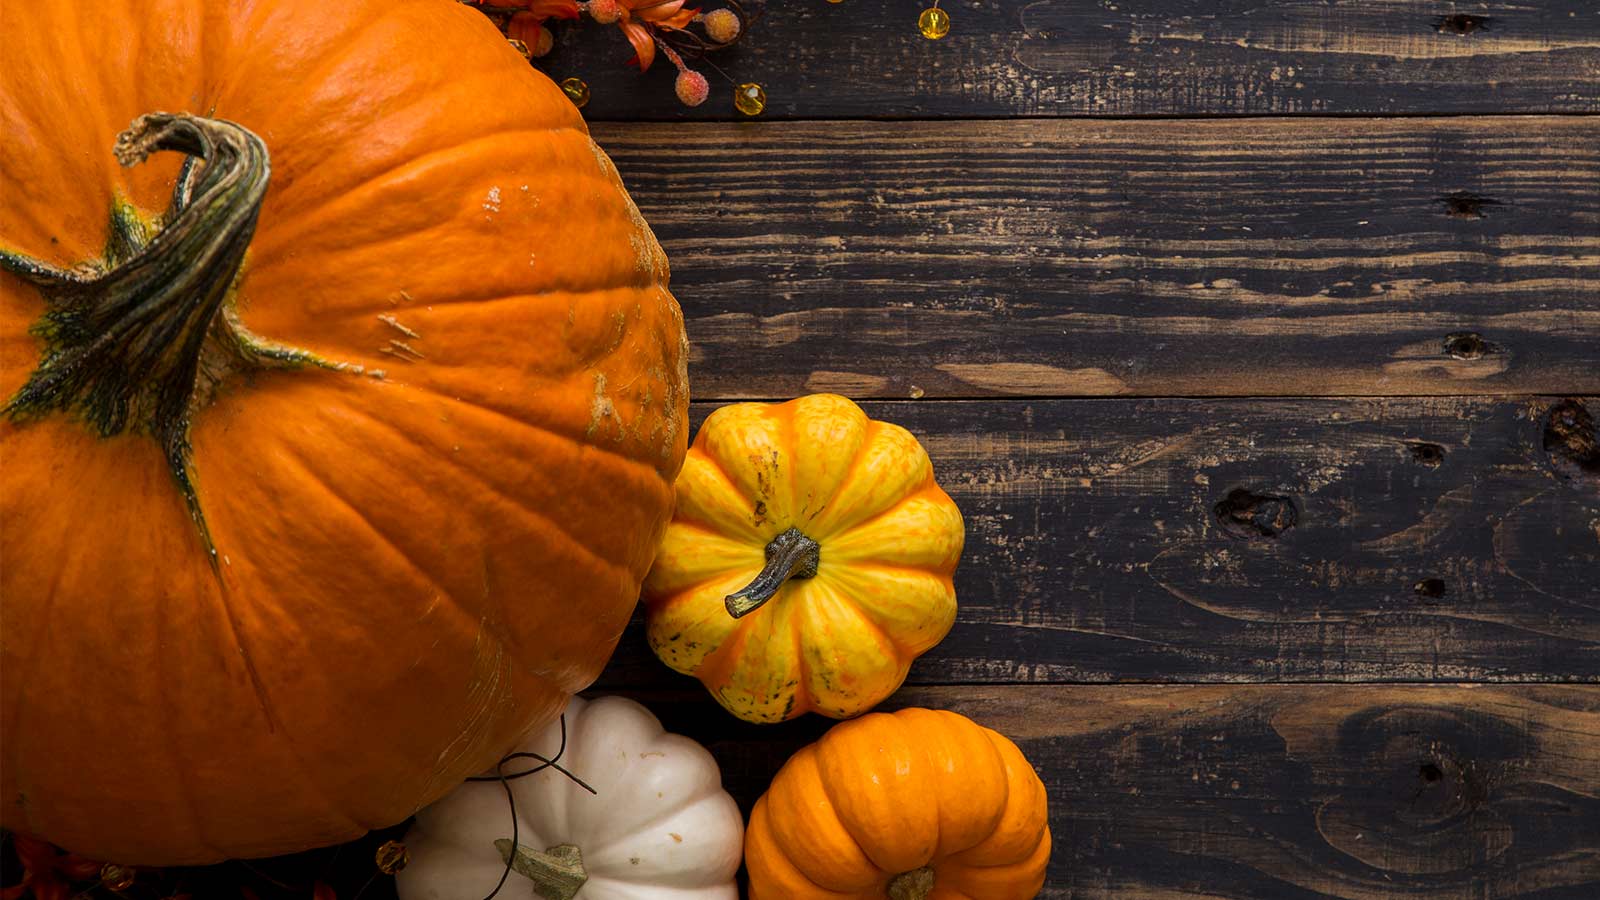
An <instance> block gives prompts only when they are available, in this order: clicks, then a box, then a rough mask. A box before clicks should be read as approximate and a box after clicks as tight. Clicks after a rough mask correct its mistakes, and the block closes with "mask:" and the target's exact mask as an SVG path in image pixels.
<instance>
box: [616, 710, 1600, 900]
mask: <svg viewBox="0 0 1600 900" xmlns="http://www.w3.org/2000/svg"><path fill="white" fill-rule="evenodd" d="M641 699H645V700H646V701H648V702H649V704H650V705H651V707H652V708H653V709H655V710H656V711H657V713H658V714H659V715H660V717H661V718H662V720H663V722H664V723H665V724H666V725H667V727H668V728H669V729H672V730H677V731H681V732H683V733H686V734H689V735H691V736H693V737H695V738H696V739H698V740H700V741H703V742H705V743H706V744H707V745H708V746H709V747H710V748H711V751H712V753H713V754H715V755H716V757H717V759H718V761H719V763H720V764H721V765H722V768H723V778H724V783H725V785H726V786H727V787H728V788H729V790H730V791H731V792H732V793H734V794H735V796H736V797H737V798H738V799H739V800H740V802H741V804H743V805H744V807H745V809H746V810H748V809H749V805H750V804H751V803H753V802H754V800H755V798H756V797H757V796H759V795H760V794H761V792H762V791H763V790H765V788H766V784H767V783H768V781H769V780H770V779H771V777H772V775H773V774H774V773H775V772H776V771H777V769H778V767H779V766H780V765H782V762H783V760H785V759H787V758H788V756H789V754H790V753H792V752H793V751H794V750H796V749H798V748H799V747H800V746H803V745H804V744H805V743H807V742H809V741H811V740H813V739H815V738H816V737H817V736H819V735H820V734H821V732H822V731H823V730H824V729H825V728H826V727H827V725H828V724H829V723H828V722H826V721H824V720H820V719H817V718H815V717H807V718H805V719H802V720H799V721H796V722H793V723H788V724H785V725H782V726H754V725H745V724H743V723H739V722H736V721H735V720H733V719H732V718H731V717H729V716H728V715H727V714H726V713H723V712H722V710H721V709H720V708H718V707H716V706H715V705H714V704H711V703H709V701H706V700H704V699H688V698H685V699H684V702H681V703H679V702H674V701H675V700H677V699H678V696H677V695H674V694H661V693H656V694H646V695H641ZM904 706H928V707H934V708H943V709H951V710H954V711H956V712H959V713H962V714H963V715H966V716H970V717H971V718H973V719H975V720H977V721H979V722H982V723H984V724H986V725H988V726H990V727H992V728H995V729H997V730H999V731H1001V732H1002V733H1004V734H1007V735H1008V736H1010V737H1011V738H1012V739H1013V740H1015V741H1016V742H1017V744H1018V746H1020V747H1021V748H1022V750H1023V752H1024V753H1025V754H1027V756H1028V758H1029V759H1030V760H1031V761H1032V762H1033V764H1034V767H1035V768H1036V769H1037V770H1038V771H1039V773H1040V776H1041V777H1042V778H1043V779H1044V782H1045V786H1046V788H1047V789H1048V791H1049V793H1050V799H1051V816H1050V821H1051V832H1052V836H1053V837H1054V840H1055V851H1054V853H1053V856H1052V858H1051V863H1050V875H1049V880H1048V882H1047V885H1046V888H1045V891H1044V893H1042V894H1040V897H1042V898H1068V897H1071V898H1074V900H1089V898H1108V900H1126V898H1134V897H1138V898H1144V900H1148V898H1161V900H1173V898H1180V897H1184V898H1199V897H1206V898H1235V900H1237V898H1260V900H1311V898H1351V900H1392V898H1397V897H1416V898H1428V900H1455V898H1459V900H1498V898H1509V897H1527V898H1539V900H1556V898H1563V900H1569V898H1570V900H1580V898H1582V900H1590V898H1593V897H1595V896H1600V687H1593V686H1581V687H1570V686H1569V687H1530V686H1504V687H1499V686H1497V687H1487V686H1479V687H1472V686H1456V685H1440V686H1420V685H1393V686H1377V685H1358V686H1353V685H1254V686H1241V685H1227V686H1201V687H1197V686H1156V685H1117V686H1084V685H1078V686H1051V687H1045V686H1031V687H1022V686H990V687H974V686H968V687H960V688H917V689H909V690H906V691H903V692H901V693H900V694H898V695H897V696H895V697H894V698H893V699H892V700H890V701H889V703H888V704H886V705H885V707H884V708H885V709H892V708H898V707H904Z"/></svg>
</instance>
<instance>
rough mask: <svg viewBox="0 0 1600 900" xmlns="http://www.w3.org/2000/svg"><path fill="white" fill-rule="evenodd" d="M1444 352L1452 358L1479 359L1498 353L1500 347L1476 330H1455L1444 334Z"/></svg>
mask: <svg viewBox="0 0 1600 900" xmlns="http://www.w3.org/2000/svg"><path fill="white" fill-rule="evenodd" d="M1444 352H1445V353H1446V354H1447V355H1449V356H1450V357H1452V358H1454V359H1481V358H1483V357H1485V356H1488V355H1490V354H1493V353H1499V352H1500V348H1499V347H1497V346H1495V345H1494V344H1491V343H1489V342H1488V341H1486V340H1484V339H1483V335H1481V334H1479V333H1477V332H1476V331H1457V332H1454V333H1452V334H1447V335H1445V336H1444Z"/></svg>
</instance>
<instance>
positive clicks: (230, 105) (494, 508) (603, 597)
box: [0, 0, 687, 864]
mask: <svg viewBox="0 0 1600 900" xmlns="http://www.w3.org/2000/svg"><path fill="white" fill-rule="evenodd" d="M5 31H6V39H5V44H6V46H5V52H4V53H3V54H0V116H3V129H4V133H3V152H0V172H3V178H4V181H3V185H0V196H3V201H0V202H3V209H0V269H3V270H4V274H0V292H3V293H0V399H3V401H4V402H5V403H6V406H5V408H4V415H3V416H0V420H3V421H0V453H3V464H0V488H3V491H0V497H3V500H0V523H3V526H0V527H3V534H0V554H3V558H4V564H3V569H0V602H3V612H4V630H3V632H0V653H3V655H0V668H3V670H4V673H5V675H4V679H3V687H0V692H3V700H4V707H3V720H0V734H3V737H0V814H3V824H4V826H5V827H7V828H11V829H17V830H21V831H24V832H29V833H33V834H37V835H41V836H43V837H46V838H48V839H50V840H52V841H55V842H56V843H59V844H61V845H63V846H65V847H67V848H69V849H71V850H74V851H77V852H80V853H83V854H87V855H90V856H94V857H98V858H110V859H113V860H117V861H121V862H129V863H149V864H167V863H192V862H201V861H207V860H215V859H218V858H221V857H225V856H257V855H266V854H274V853H280V852H285V851H292V850H297V849H301V848H305V847H308V846H312V845H317V844H325V843H330V842H335V841H339V840H342V839H347V838H350V837H352V836H355V835H358V834H360V833H362V832H364V831H366V830H368V829H370V828H372V827H374V826H382V825H389V824H393V823H395V822H398V821H400V820H402V819H404V818H405V817H406V816H408V815H409V814H411V813H412V812H413V811H415V810H416V809H418V808H419V807H421V806H423V805H424V804H426V803H428V802H429V801H431V800H433V799H435V798H437V797H438V796H440V795H441V794H443V793H444V792H446V791H447V790H449V789H450V788H452V787H454V786H455V785H456V784H457V783H459V782H460V781H461V780H462V779H463V777H464V776H466V775H469V774H471V773H474V772H478V771H481V770H483V769H484V768H485V767H487V766H489V765H491V764H492V763H493V762H494V761H495V760H496V759H497V758H498V757H499V755H500V754H501V753H502V752H503V751H505V749H506V748H507V747H509V746H511V745H512V744H513V743H514V741H515V739H517V738H518V737H520V736H522V735H524V734H526V733H527V732H528V731H529V730H530V729H533V728H535V727H538V726H539V725H540V724H541V723H543V722H545V721H547V720H550V719H552V718H553V717H554V716H555V715H556V713H557V712H559V711H560V709H561V708H562V706H563V705H564V704H565V702H566V700H567V698H568V696H569V695H570V694H572V693H573V692H574V691H577V690H579V689H581V688H583V687H584V686H586V685H587V684H589V683H590V682H591V681H592V680H593V679H594V677H595V676H596V675H597V673H598V672H599V670H600V668H601V666H602V665H603V664H604V662H605V660H606V658H607V657H608V655H609V654H610V652H611V650H612V648H613V647H614V645H615V642H616V640H617V637H618V635H619V634H620V633H621V631H622V628H623V626H624V624H625V623H626V622H627V620H628V618H629V615H630V613H631V611H632V609H633V605H634V601H635V598H636V597H637V592H638V588H639V584H640V581H641V579H642V578H643V577H644V574H645V572H646V571H647V570H648V569H649V566H650V562H651V557H652V554H653V548H654V547H655V544H656V541H657V540H658V539H659V536H660V534H661V532H662V530H663V528H664V527H665V523H666V519H667V516H668V514H669V512H670V510H671V505H672V491H671V484H672V480H673V478H674V477H675V475H676V474H677V471H678V469H679V466H680V464H681V461H682V457H683V453H684V442H685V428H684V416H685V406H686V402H687V383H686V379H685V374H684V364H685V359H686V350H685V342H684V336H683V327H682V318H681V315H680V313H679V311H678V308H677V305H676V304H675V302H674V301H673V299H672V297H671V295H670V294H669V293H668V292H667V288H666V280H667V265H666V261H665V258H664V257H663V255H662V253H661V251H660V248H659V247H658V245H657V244H656V242H655V240H654V238H653V237H652V236H651V234H650V231H649V229H648V228H647V227H646V225H645V224H644V222H643V221H642V220H641V219H640V217H639V214H638V211H637V210H636V209H635V208H634V206H633V204H632V203H631V202H630V201H629V200H628V197H627V196H626V194H625V193H624V192H623V190H622V188H621V185H620V183H619V182H618V179H617V174H616V171H615V169H614V168H613V167H612V166H611V164H610V162H609V161H608V160H607V159H606V157H605V156H604V155H603V154H602V153H601V152H600V151H599V150H597V149H596V148H595V146H594V144H593V143H592V142H591V141H590V140H589V136H588V134H587V131H586V129H585V127H584V124H583V121H582V119H581V118H580V116H579V114H578V113H577V111H576V110H575V109H574V108H573V107H572V104H571V103H570V102H569V101H568V100H567V99H566V97H565V96H563V94H562V93H561V91H560V90H559V89H557V88H556V87H555V86H554V85H552V84H551V83H550V82H549V81H548V80H547V79H545V78H544V77H542V76H540V75H538V74H537V73H535V72H533V71H532V70H531V69H530V68H529V67H528V66H527V64H526V63H525V62H524V61H523V59H522V58H521V57H520V56H519V55H518V54H517V52H516V51H515V50H514V49H512V48H511V47H510V46H508V45H507V43H506V41H505V40H504V39H503V38H502V37H501V36H500V35H499V34H498V33H497V32H496V31H495V29H494V28H493V27H492V26H491V25H490V23H489V22H488V21H487V20H486V19H485V18H484V17H483V16H482V15H481V14H480V13H478V12H476V11H474V10H472V9H470V8H467V7H465V6H462V5H461V4H459V3H457V2H454V0H341V2H338V3H325V2H310V0H259V2H249V0H239V2H216V0H141V2H139V3H109V4H108V3H77V2H49V3H15V4H8V5H7V7H6V13H5ZM153 112H163V113H172V114H178V115H161V116H153V117H148V118H140V117H141V116H144V114H147V113H153ZM183 114H189V115H183ZM136 119H137V120H138V121H137V122H136V121H135V120H136ZM130 124H131V128H130ZM125 131H126V132H127V133H126V134H125V135H124V136H123V138H122V139H121V140H120V142H119V138H118V135H119V134H122V133H123V132H125ZM114 147H115V149H116V152H115V153H114V152H113V148H114ZM146 156H148V157H149V158H148V160H147V161H142V160H144V158H145V157H146ZM119 157H120V159H121V162H120V163H119ZM201 157H203V158H204V162H197V161H198V160H199V159H200V158H201Z"/></svg>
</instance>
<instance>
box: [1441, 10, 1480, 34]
mask: <svg viewBox="0 0 1600 900" xmlns="http://www.w3.org/2000/svg"><path fill="white" fill-rule="evenodd" d="M1493 21H1494V19H1493V18H1491V17H1489V16H1474V15H1472V14H1471V13H1454V14H1452V15H1448V16H1435V17H1434V19H1433V27H1434V29H1435V30H1437V31H1439V32H1440V33H1442V34H1463V35H1465V34H1472V33H1473V32H1477V31H1488V30H1489V25H1490V23H1492V22H1493Z"/></svg>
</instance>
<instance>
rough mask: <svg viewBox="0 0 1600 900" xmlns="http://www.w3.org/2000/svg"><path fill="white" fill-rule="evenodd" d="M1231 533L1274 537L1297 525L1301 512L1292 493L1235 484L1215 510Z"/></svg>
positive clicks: (1245, 537) (1242, 536) (1244, 537)
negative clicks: (1263, 491) (1256, 490)
mask: <svg viewBox="0 0 1600 900" xmlns="http://www.w3.org/2000/svg"><path fill="white" fill-rule="evenodd" d="M1212 511H1213V512H1214V513H1215V514H1216V517H1217V523H1218V524H1220V525H1221V526H1222V530H1223V531H1224V532H1225V533H1226V534H1228V535H1229V536H1230V537H1235V538H1240V539H1241V540H1270V539H1272V538H1276V537H1277V536H1278V535H1280V534H1283V533H1284V532H1285V531H1288V530H1289V529H1291V528H1293V527H1294V526H1295V523H1296V522H1298V521H1299V518H1300V515H1299V513H1298V512H1297V511H1296V510H1295V507H1294V501H1293V500H1291V499H1289V498H1288V497H1280V496H1275V495H1272V494H1257V493H1254V492H1253V491H1249V490H1246V489H1245V488H1234V489H1233V490H1231V491H1229V492H1228V496H1226V497H1224V498H1222V501H1221V502H1219V503H1218V504H1217V505H1216V506H1215V507H1213V510H1212Z"/></svg>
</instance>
